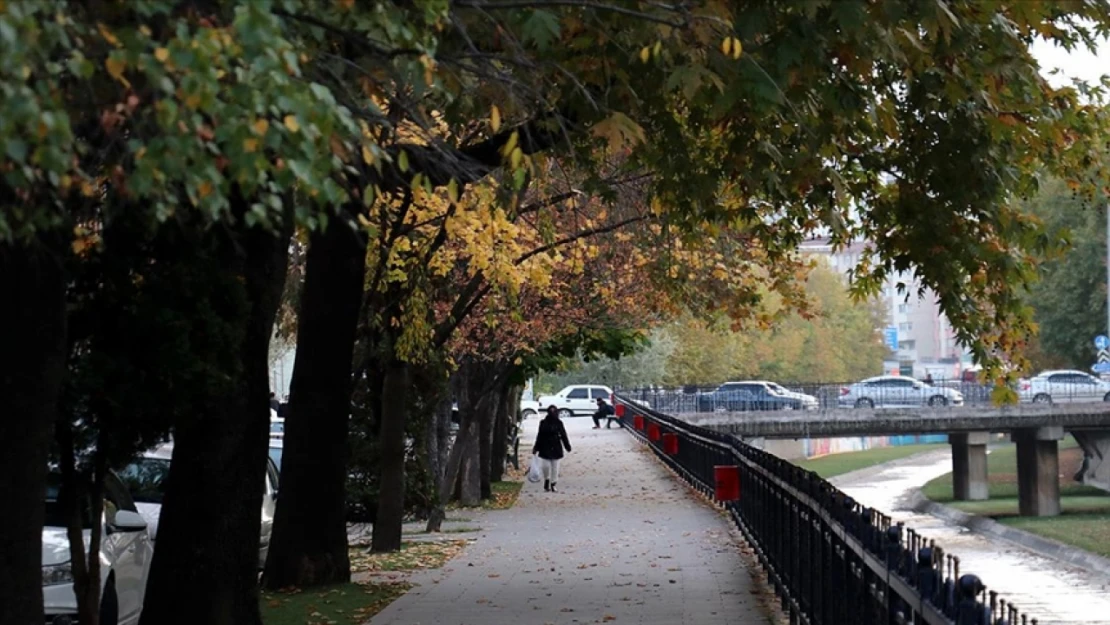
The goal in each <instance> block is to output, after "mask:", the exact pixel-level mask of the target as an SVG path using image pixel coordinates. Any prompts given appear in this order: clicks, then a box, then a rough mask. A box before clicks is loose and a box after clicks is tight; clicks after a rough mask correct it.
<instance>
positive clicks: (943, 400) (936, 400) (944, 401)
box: [929, 395, 948, 406]
mask: <svg viewBox="0 0 1110 625" xmlns="http://www.w3.org/2000/svg"><path fill="white" fill-rule="evenodd" d="M929 405H930V406H947V405H948V398H947V397H942V396H940V395H934V396H933V397H930V398H929Z"/></svg>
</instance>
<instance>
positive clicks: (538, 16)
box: [521, 10, 560, 50]
mask: <svg viewBox="0 0 1110 625" xmlns="http://www.w3.org/2000/svg"><path fill="white" fill-rule="evenodd" d="M559 32H560V27H559V18H558V17H556V16H555V15H554V14H553V13H551V12H549V11H543V10H536V11H532V14H531V15H529V16H528V19H526V20H524V24H523V27H522V30H521V34H522V35H523V37H524V41H525V42H531V43H534V44H536V47H537V48H539V49H540V50H549V49H550V48H551V43H552V42H553V41H555V40H556V39H558V38H559Z"/></svg>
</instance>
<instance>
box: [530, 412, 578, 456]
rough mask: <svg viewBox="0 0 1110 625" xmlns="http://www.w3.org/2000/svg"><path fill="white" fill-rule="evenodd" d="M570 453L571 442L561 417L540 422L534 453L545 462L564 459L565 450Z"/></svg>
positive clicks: (533, 448)
mask: <svg viewBox="0 0 1110 625" xmlns="http://www.w3.org/2000/svg"><path fill="white" fill-rule="evenodd" d="M564 447H566V449H567V451H570V440H568V439H567V429H566V428H565V427H563V422H562V421H560V420H559V417H544V419H543V421H540V430H539V432H538V433H537V434H536V444H535V445H534V446H533V447H532V453H534V454H537V455H538V456H539V457H540V458H543V459H544V460H558V459H559V458H562V457H563V448H564Z"/></svg>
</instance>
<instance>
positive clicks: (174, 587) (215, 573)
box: [140, 202, 292, 625]
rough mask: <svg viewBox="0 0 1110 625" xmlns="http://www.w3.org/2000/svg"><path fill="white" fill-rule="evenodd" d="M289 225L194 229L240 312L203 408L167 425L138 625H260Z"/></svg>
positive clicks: (290, 228) (289, 222)
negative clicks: (277, 331) (221, 266)
mask: <svg viewBox="0 0 1110 625" xmlns="http://www.w3.org/2000/svg"><path fill="white" fill-rule="evenodd" d="M239 203H240V202H236V204H239ZM242 204H245V202H242ZM233 208H235V209H237V210H245V206H233ZM291 224H292V220H291V219H287V221H286V227H285V230H284V232H282V233H280V235H279V234H275V233H273V232H269V231H263V230H260V229H250V230H243V229H232V231H231V233H230V234H225V232H226V231H221V230H213V231H210V232H209V233H207V234H205V235H204V236H205V238H206V240H209V241H211V240H212V238H213V237H216V241H217V242H216V243H214V244H213V247H214V249H215V250H217V252H216V253H217V254H218V257H219V258H221V259H222V260H223V261H225V266H227V267H229V269H228V271H229V272H231V273H232V275H236V276H238V277H239V279H240V280H237V281H228V282H227V284H228V286H226V289H225V290H226V293H225V294H226V296H227V298H228V299H229V300H234V299H237V298H241V299H239V302H240V304H241V305H242V306H245V307H246V308H245V309H246V314H245V315H243V316H242V317H239V318H237V319H235V320H234V321H235V322H236V323H237V325H236V326H235V328H236V329H237V330H238V333H237V334H236V335H235V337H234V338H233V340H235V341H236V342H237V343H238V347H239V348H240V349H239V352H238V356H237V358H236V359H235V361H234V362H224V361H220V362H214V363H212V364H213V366H214V367H218V368H222V369H223V370H224V371H225V372H226V376H227V378H226V379H227V382H228V384H225V385H221V386H220V387H219V388H215V389H211V390H209V389H201V390H199V391H198V392H202V393H203V392H211V393H212V395H211V396H210V397H207V398H206V400H207V402H206V403H207V404H208V405H207V407H206V409H205V410H204V411H203V414H200V415H197V417H196V418H195V419H190V420H187V421H186V422H184V423H181V424H179V426H178V427H176V428H175V432H174V455H173V460H172V461H171V464H170V472H169V476H168V477H167V484H166V495H165V501H164V503H163V505H162V512H161V518H160V520H159V531H158V544H157V549H155V551H154V560H153V562H152V563H151V570H150V578H149V581H148V583H147V594H146V601H145V604H144V608H143V614H142V619H141V621H140V623H141V625H178V624H180V625H194V624H196V623H206V624H208V625H259V624H260V623H261V616H260V614H259V607H258V597H259V594H258V556H259V526H260V514H259V511H260V510H261V508H262V491H263V484H264V483H265V472H266V457H267V452H266V446H267V440H268V437H269V420H270V419H269V417H270V407H269V389H270V381H269V372H268V371H267V368H266V359H267V353H268V349H269V342H270V338H271V336H272V335H273V324H274V317H275V313H276V311H277V308H278V305H279V300H280V297H281V291H282V287H283V284H284V281H285V276H286V267H285V263H286V257H287V253H288V247H289V237H290V234H291V230H292V225H291ZM181 262H188V261H187V260H182V261H181ZM231 284H235V285H238V288H237V289H236V288H234V287H233V286H230V285H231ZM234 308H236V307H235V306H229V309H234ZM240 312H241V311H240Z"/></svg>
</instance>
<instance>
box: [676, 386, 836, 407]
mask: <svg viewBox="0 0 1110 625" xmlns="http://www.w3.org/2000/svg"><path fill="white" fill-rule="evenodd" d="M806 397H807V396H801V395H799V394H795V393H792V394H789V395H787V394H784V392H783V391H778V390H777V388H775V387H772V386H771V385H770V384H768V383H765V382H728V383H725V384H722V385H721V386H719V387H717V389H716V390H713V391H710V392H708V393H702V394H701V395H698V412H717V411H724V412H747V411H752V410H804V409H806V408H809V407H810V406H808V405H807V403H806ZM812 403H816V402H812Z"/></svg>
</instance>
